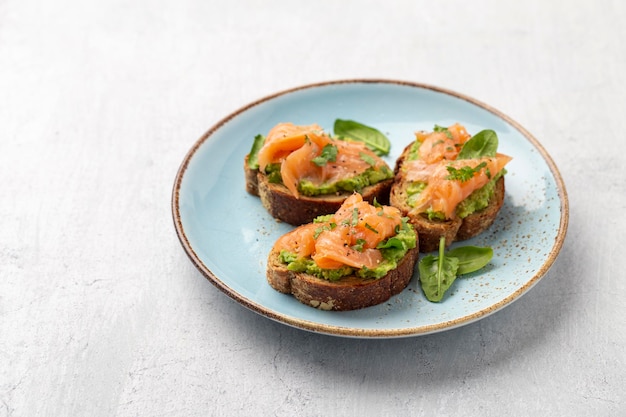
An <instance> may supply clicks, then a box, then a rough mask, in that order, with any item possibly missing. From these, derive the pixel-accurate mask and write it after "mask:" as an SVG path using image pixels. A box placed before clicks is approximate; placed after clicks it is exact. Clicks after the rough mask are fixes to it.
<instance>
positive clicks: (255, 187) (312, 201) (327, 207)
mask: <svg viewBox="0 0 626 417" xmlns="http://www.w3.org/2000/svg"><path fill="white" fill-rule="evenodd" d="M244 171H245V177H246V191H247V192H248V193H250V194H252V195H255V196H258V197H260V198H261V203H262V204H263V207H265V209H266V210H267V211H268V212H269V214H270V215H271V216H272V217H274V218H275V219H278V220H281V221H283V222H285V223H289V224H291V225H293V226H300V225H302V224H305V223H311V222H312V221H313V220H314V219H315V218H316V217H318V216H322V215H326V214H332V213H335V212H336V211H337V210H338V209H339V207H341V205H342V204H343V202H344V201H345V200H346V198H348V197H349V196H351V195H352V194H353V193H352V192H347V191H346V192H342V193H338V194H332V195H320V196H314V197H309V196H305V195H300V196H299V198H296V197H295V196H294V195H293V194H291V191H289V189H288V188H287V187H285V186H284V185H282V184H275V183H270V182H269V180H268V177H267V175H265V174H263V173H262V172H260V171H259V170H256V169H251V168H250V167H249V166H248V157H247V156H246V158H245V161H244ZM392 184H393V178H390V179H388V180H385V181H381V182H379V183H377V184H374V185H370V186H368V187H365V188H363V189H362V190H360V191H359V193H360V194H361V195H362V196H363V200H365V201H367V202H369V203H370V204H371V203H373V202H374V200H376V201H377V202H378V203H380V204H388V203H389V191H390V190H391V185H392Z"/></svg>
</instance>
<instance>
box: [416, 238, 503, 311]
mask: <svg viewBox="0 0 626 417" xmlns="http://www.w3.org/2000/svg"><path fill="white" fill-rule="evenodd" d="M445 247H446V239H445V238H444V237H443V236H442V237H441V238H440V239H439V256H435V255H427V256H424V257H423V258H422V259H421V260H420V262H419V264H418V270H419V274H420V283H421V285H422V291H424V295H425V296H426V298H427V299H428V300H429V301H433V302H439V301H441V300H442V299H443V295H444V294H445V292H446V291H447V290H448V289H449V288H450V287H451V286H452V283H453V282H454V280H455V279H456V278H457V276H458V275H462V274H468V273H470V272H475V271H478V270H479V269H481V268H482V267H484V266H485V265H487V263H488V262H489V261H490V260H491V258H492V257H493V249H491V248H489V247H486V248H480V247H477V246H463V247H459V248H456V249H452V250H450V251H448V253H447V254H446V253H444V250H445Z"/></svg>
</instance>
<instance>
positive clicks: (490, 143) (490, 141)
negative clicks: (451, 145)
mask: <svg viewBox="0 0 626 417" xmlns="http://www.w3.org/2000/svg"><path fill="white" fill-rule="evenodd" d="M497 150H498V135H497V134H496V132H494V131H493V130H491V129H487V130H481V131H480V132H478V133H476V134H475V135H474V136H472V137H471V138H470V140H468V141H467V142H465V144H464V145H463V147H462V148H461V151H460V152H459V156H458V157H457V159H475V158H483V157H495V156H496V151H497Z"/></svg>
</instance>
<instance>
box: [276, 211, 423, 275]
mask: <svg viewBox="0 0 626 417" xmlns="http://www.w3.org/2000/svg"><path fill="white" fill-rule="evenodd" d="M323 217H326V216H323ZM416 244H417V235H416V233H415V231H414V230H413V227H412V226H411V225H410V224H409V223H408V222H407V219H403V220H402V227H400V228H399V230H398V233H397V234H396V235H395V236H392V237H390V238H389V239H387V240H385V241H382V242H381V243H380V244H378V246H377V249H379V250H380V252H381V254H382V257H383V261H382V262H381V263H380V264H379V265H378V266H377V267H376V268H373V269H369V268H362V269H355V268H352V267H350V266H343V267H341V268H338V269H322V268H320V267H319V266H318V265H317V264H316V263H315V261H314V260H313V259H311V258H310V257H307V258H300V259H298V258H297V256H296V255H295V254H294V253H291V252H288V251H285V250H282V251H281V252H280V256H279V259H280V261H281V262H283V263H285V264H287V269H288V270H290V271H293V272H304V273H307V274H311V275H315V276H316V277H318V278H322V279H326V280H329V281H337V280H339V279H341V278H342V277H345V276H348V275H356V276H358V277H361V278H364V279H378V278H382V277H384V276H385V275H387V273H389V271H392V270H394V269H396V268H397V267H398V262H400V260H401V259H402V258H403V257H404V256H405V255H406V253H407V252H408V251H409V249H412V248H414V247H415V245H416Z"/></svg>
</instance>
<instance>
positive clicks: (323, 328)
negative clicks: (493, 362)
mask: <svg viewBox="0 0 626 417" xmlns="http://www.w3.org/2000/svg"><path fill="white" fill-rule="evenodd" d="M343 84H385V85H398V86H404V87H411V88H420V89H425V90H430V91H433V92H436V93H441V94H444V95H448V96H451V97H454V98H457V99H461V100H464V101H467V102H469V103H470V104H473V105H475V106H478V107H480V108H482V109H484V110H487V111H489V112H490V113H492V114H494V115H495V116H497V117H498V118H500V119H502V120H503V121H505V122H506V123H508V124H509V125H511V126H512V127H514V128H515V129H517V130H518V131H519V132H520V133H521V134H522V135H523V136H524V137H525V138H526V140H528V141H529V142H530V143H531V144H532V146H533V147H535V149H537V151H538V152H539V154H540V155H541V157H542V158H543V160H544V161H545V162H546V164H547V165H548V168H549V169H550V172H551V174H552V176H553V178H554V181H555V183H556V188H557V194H558V196H559V203H560V207H559V208H560V219H559V228H558V230H557V234H556V237H555V239H554V244H553V245H552V248H551V249H550V252H549V253H548V255H547V257H546V260H545V261H544V262H543V264H542V265H541V267H540V268H538V269H537V271H535V274H534V275H533V277H532V278H530V279H529V280H528V281H526V282H525V283H524V285H522V286H521V287H520V288H518V289H517V290H516V291H514V292H513V293H512V294H510V295H509V296H507V297H506V298H504V299H503V300H500V301H499V302H497V303H495V304H492V305H490V306H488V307H486V308H483V309H481V310H479V311H476V312H473V313H471V314H468V315H465V316H463V317H459V318H456V319H453V320H449V321H446V322H442V323H437V324H430V325H422V326H417V327H406V328H396V329H376V328H371V329H370V328H356V327H345V326H336V325H329V324H324V323H318V322H314V321H310V320H304V319H300V318H297V317H292V316H289V315H286V314H281V313H278V312H276V311H274V310H272V309H271V308H268V307H266V306H263V305H262V304H259V303H257V302H255V301H253V300H250V299H249V298H247V297H244V296H243V295H241V294H239V293H238V292H237V291H235V290H233V289H232V288H230V287H229V286H228V285H227V284H226V283H224V282H223V281H222V280H221V279H220V278H219V277H218V276H217V275H215V274H214V273H213V272H212V271H211V270H210V269H209V268H208V267H207V266H206V265H205V264H204V263H203V262H202V260H201V259H200V257H199V256H198V255H197V254H196V252H195V250H194V248H193V246H192V245H191V244H190V243H189V240H188V239H187V234H186V233H185V230H184V228H183V225H182V220H181V213H180V205H179V197H180V188H181V185H182V181H183V178H184V176H185V173H186V171H187V168H188V166H189V163H190V161H191V159H192V158H193V156H194V155H195V154H196V152H197V150H198V149H199V148H200V147H201V146H202V145H203V144H204V142H206V141H207V140H209V138H210V137H211V136H212V135H213V133H215V132H216V131H217V130H219V129H220V128H221V127H222V126H224V125H225V124H226V123H228V122H229V121H230V120H232V119H234V118H235V117H237V116H239V115H240V114H242V113H244V112H246V111H247V110H249V109H251V108H253V107H255V106H258V105H260V104H262V103H265V102H268V101H271V100H273V99H275V98H277V97H280V96H284V95H287V94H291V93H294V92H297V91H301V90H308V89H314V88H320V87H328V86H333V85H343ZM171 209H172V220H173V222H174V228H175V231H176V234H177V236H178V239H179V241H180V243H181V245H182V247H183V249H184V251H185V253H186V254H187V256H188V258H189V259H190V260H191V262H192V264H193V265H194V266H195V267H196V268H197V269H198V270H199V271H200V272H201V273H202V275H203V276H204V277H205V278H206V279H207V280H208V281H209V282H211V283H212V284H213V285H214V286H215V287H217V288H218V289H219V290H220V291H222V292H223V293H224V294H226V295H227V296H228V297H230V298H231V299H232V300H234V301H237V302H238V303H239V304H241V305H243V306H244V307H246V308H248V309H250V310H252V311H254V312H256V313H258V314H260V315H262V316H265V317H266V318H269V319H272V320H274V321H277V322H279V323H282V324H286V325H289V326H291V327H295V328H299V329H302V330H307V331H310V332H314V333H323V334H328V335H334V336H343V337H355V338H396V337H410V336H420V335H425V334H432V333H436V332H440V331H445V330H451V329H453V328H456V327H460V326H463V325H466V324H469V323H472V322H475V321H477V320H479V319H482V318H484V317H486V316H488V315H490V314H493V313H495V312H496V311H498V310H500V309H502V308H504V307H505V306H507V305H509V304H511V303H512V302H514V301H515V300H517V299H519V298H520V297H521V296H522V295H523V294H524V293H526V292H527V291H528V290H530V289H531V288H532V287H533V286H534V285H535V284H536V283H537V282H539V280H540V279H541V278H543V276H545V274H546V273H547V272H548V270H549V269H550V268H551V267H552V265H553V264H554V262H555V261H556V259H557V257H558V255H559V253H560V251H561V248H562V247H563V244H564V241H565V237H566V235H567V228H568V224H569V201H568V196H567V190H566V186H565V182H564V181H563V178H562V176H561V173H560V171H559V169H558V167H557V166H556V164H555V162H554V161H553V159H552V157H551V156H550V155H549V154H548V152H547V151H546V150H545V148H544V147H543V145H542V144H541V143H540V142H539V141H538V140H537V139H536V138H535V137H534V136H533V135H532V134H531V133H530V132H529V131H528V130H526V129H525V128H524V127H523V126H521V125H520V124H519V123H517V122H516V121H515V120H513V119H512V118H511V117H509V116H507V115H506V114H504V113H502V112H501V111H499V110H497V109H496V108H494V107H493V106H491V105H488V104H486V103H484V102H482V101H480V100H477V99H475V98H473V97H470V96H468V95H465V94H462V93H459V92H457V91H454V90H451V89H447V88H443V87H439V86H435V85H432V84H427V83H421V82H413V81H406V80H394V79H387V78H349V79H339V80H330V81H321V82H314V83H309V84H303V85H300V86H297V87H292V88H288V89H283V90H280V91H277V92H275V93H272V94H269V95H265V96H263V97H261V98H259V99H257V100H254V101H252V102H250V103H248V104H246V105H244V106H242V107H239V108H238V109H237V110H235V111H233V112H231V113H230V114H228V115H227V116H225V117H223V118H222V119H220V120H218V121H217V122H216V123H215V124H214V125H213V126H212V127H210V128H209V129H208V130H207V131H206V132H205V133H204V134H203V135H202V136H200V138H198V139H197V140H196V141H195V143H194V144H193V146H192V147H191V148H190V149H189V150H188V151H187V153H186V154H185V156H184V158H183V161H182V162H181V164H180V166H179V168H178V170H177V172H176V176H175V179H174V185H173V189H172V196H171Z"/></svg>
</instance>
